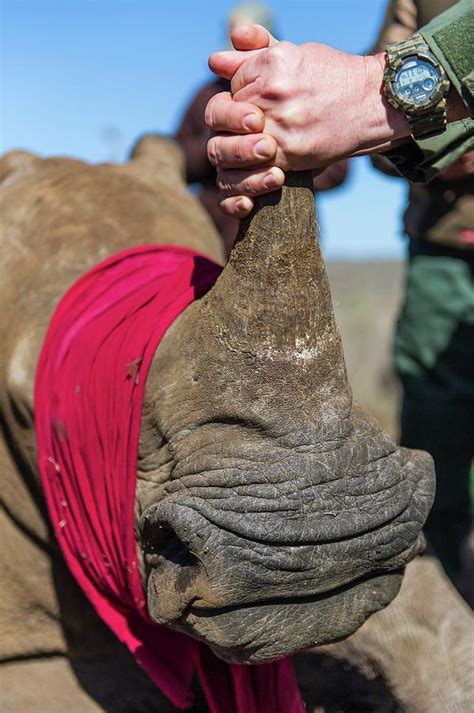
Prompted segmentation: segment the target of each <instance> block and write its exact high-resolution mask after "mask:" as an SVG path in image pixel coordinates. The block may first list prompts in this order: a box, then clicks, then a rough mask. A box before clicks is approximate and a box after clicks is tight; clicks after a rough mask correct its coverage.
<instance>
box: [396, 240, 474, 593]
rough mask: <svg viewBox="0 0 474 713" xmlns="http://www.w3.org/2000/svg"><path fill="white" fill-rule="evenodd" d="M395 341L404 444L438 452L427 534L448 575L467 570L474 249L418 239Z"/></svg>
mask: <svg viewBox="0 0 474 713" xmlns="http://www.w3.org/2000/svg"><path fill="white" fill-rule="evenodd" d="M409 253H410V255H409V262H408V265H407V276H406V290H405V299H404V303H403V306H402V309H401V312H400V316H399V320H398V324H397V330H396V334H395V342H394V359H395V367H396V370H397V372H398V374H399V376H400V379H401V382H402V386H403V400H402V412H401V443H402V445H404V446H407V447H409V448H420V449H423V450H426V451H428V452H429V453H431V455H432V456H433V459H434V462H435V468H436V480H437V486H436V498H435V503H434V506H433V508H432V510H431V513H430V515H429V517H428V520H427V523H426V526H425V533H426V534H427V536H428V539H429V540H430V542H431V545H432V546H433V548H434V550H435V551H436V554H437V555H438V557H439V558H440V560H441V562H442V564H443V566H444V567H445V569H446V571H447V573H448V575H449V576H450V577H451V578H452V579H453V580H454V581H456V579H457V578H458V577H459V575H460V573H461V559H460V555H461V551H462V547H463V544H464V541H465V538H466V536H467V534H468V533H469V530H470V527H471V517H472V510H471V502H470V490H469V472H470V468H471V463H472V460H473V457H474V282H473V277H474V255H472V253H471V254H469V253H466V254H459V253H458V254H456V253H455V252H448V251H443V250H441V249H439V248H436V247H434V246H431V245H430V244H427V243H423V242H421V241H419V242H415V241H412V242H411V244H410V250H409Z"/></svg>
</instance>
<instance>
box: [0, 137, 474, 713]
mask: <svg viewBox="0 0 474 713" xmlns="http://www.w3.org/2000/svg"><path fill="white" fill-rule="evenodd" d="M0 180H1V183H0V214H1V216H2V226H3V231H2V252H1V254H2V262H1V265H0V274H1V282H2V290H1V295H2V309H1V310H0V330H1V331H0V334H1V342H0V404H1V414H2V415H1V418H2V450H1V463H2V471H3V473H2V476H3V477H2V480H4V481H5V484H4V486H3V488H2V490H3V494H4V503H5V516H4V517H5V531H6V533H7V538H6V547H5V548H3V549H4V556H5V557H4V559H5V564H4V565H3V567H2V580H3V581H2V589H3V601H2V608H3V610H4V612H3V614H2V620H5V627H6V628H5V631H6V637H5V644H4V647H3V649H4V651H3V653H2V658H3V660H4V661H11V662H17V661H19V660H22V661H31V662H34V663H35V665H37V662H38V660H43V659H45V660H46V670H45V671H44V676H45V678H43V679H41V674H40V679H38V680H42V681H44V683H42V684H41V685H47V686H48V688H49V686H53V685H54V681H60V680H62V678H64V689H63V693H60V694H58V695H59V698H58V700H60V699H61V698H60V697H61V695H63V694H64V696H65V697H66V698H67V700H68V704H67V706H68V709H72V710H76V709H77V710H78V711H79V710H80V711H88V710H91V711H92V710H102V709H105V710H114V711H115V710H117V711H118V710H134V711H142V710H143V711H145V710H146V711H148V710H159V711H167V710H174V709H173V708H172V707H171V708H170V707H169V706H170V704H169V702H167V701H165V700H164V698H163V697H162V696H161V694H160V693H159V691H157V690H155V689H154V688H153V687H152V686H151V685H150V682H149V681H148V680H147V678H146V676H145V675H144V674H143V673H142V672H141V670H140V669H139V668H138V667H137V666H136V664H135V662H134V661H132V660H131V657H130V656H129V655H128V653H127V652H125V651H124V650H123V647H121V645H119V644H118V642H117V641H116V640H115V639H114V638H113V637H112V635H111V634H110V633H109V632H108V631H107V630H106V629H105V628H104V626H103V625H102V623H101V622H100V620H99V619H98V618H97V616H96V615H95V613H94V612H93V611H92V609H91V607H90V605H89V604H88V602H87V601H86V599H85V597H84V596H83V594H82V592H80V591H79V589H78V588H77V586H76V585H75V583H74V581H73V580H72V578H71V576H70V574H69V573H68V571H67V568H66V567H65V564H64V561H63V560H62V557H61V554H60V552H59V549H58V547H57V544H56V542H55V540H54V537H53V535H52V533H51V528H50V526H49V524H48V519H47V515H46V511H45V503H44V498H43V495H42V492H41V487H40V484H39V478H38V469H37V464H36V449H35V433H34V414H33V389H34V374H35V368H36V364H37V361H38V355H39V352H40V349H41V344H42V341H43V338H44V334H45V331H46V329H47V326H48V322H49V320H50V317H51V315H52V312H53V310H54V308H55V306H56V304H57V302H58V300H59V299H60V297H61V295H62V294H63V293H64V292H65V291H66V290H67V289H68V287H69V286H70V285H71V284H72V283H73V282H74V281H75V280H77V279H78V278H79V277H80V276H81V275H82V274H83V273H84V272H85V271H87V270H88V269H89V268H91V267H92V266H94V265H95V264H96V263H98V262H100V261H101V260H103V259H105V258H106V257H108V256H110V255H113V254H114V253H116V252H118V251H120V250H122V249H123V248H126V247H132V246H134V245H142V244H149V243H161V244H168V245H181V246H185V247H190V248H193V249H196V250H199V251H200V252H202V253H204V254H206V255H208V256H209V257H210V258H212V259H214V260H215V261H217V262H220V263H221V264H222V262H223V251H222V246H221V243H220V240H219V237H218V236H217V234H216V233H215V231H214V229H213V227H212V226H211V224H210V221H209V219H208V218H207V216H206V215H205V214H204V213H203V212H202V210H201V209H200V208H199V207H198V205H197V203H196V201H195V200H194V198H193V197H192V196H191V195H190V194H189V193H188V192H187V190H186V186H185V184H184V181H183V162H182V157H181V155H180V153H179V149H178V148H177V147H176V145H175V144H174V143H173V142H171V141H169V140H167V139H162V138H159V137H156V136H152V137H151V136H149V137H145V138H143V139H142V140H141V141H139V142H138V144H137V145H136V147H135V149H134V151H133V153H132V155H131V159H130V160H129V161H128V162H126V163H125V164H123V165H112V164H102V165H89V164H86V163H84V162H82V161H77V160H72V159H66V158H52V159H41V158H38V157H36V156H33V155H32V154H28V153H26V152H11V153H10V154H7V155H6V156H5V157H4V158H3V159H2V163H1V165H0ZM315 226H316V221H315V212H314V199H313V193H312V182H311V176H310V175H309V174H304V173H303V174H298V173H295V174H290V175H289V177H288V179H287V182H286V185H285V187H284V188H283V189H282V190H281V191H279V192H277V193H275V194H270V195H269V196H267V197H264V198H262V199H261V200H260V203H259V206H258V209H257V210H256V211H255V212H254V213H253V215H252V216H251V217H250V218H249V219H247V220H245V221H243V222H242V225H241V228H240V231H239V235H238V238H237V241H236V244H235V246H234V249H233V251H232V253H231V256H230V258H229V261H228V263H227V264H226V265H225V267H224V269H223V271H222V273H221V275H220V277H219V278H218V280H217V282H216V283H215V285H214V286H213V287H212V288H211V289H210V290H209V292H208V293H207V294H206V295H205V296H204V297H202V298H201V299H199V300H196V301H195V302H193V303H192V304H191V305H190V306H189V307H187V308H186V310H185V311H184V312H183V313H182V314H181V315H180V316H179V317H178V318H177V319H176V320H175V321H174V323H173V324H172V325H171V327H170V328H169V329H168V330H167V332H166V334H165V336H164V337H163V339H162V341H161V342H160V344H159V346H158V348H157V350H156V353H155V356H154V359H153V363H152V366H151V369H150V372H149V375H148V380H147V384H146V393H145V402H144V407H143V415H142V422H141V434H140V448H139V455H138V462H137V489H136V501H135V513H136V522H135V529H136V537H137V545H138V551H139V553H140V557H141V564H142V576H143V584H144V588H145V592H146V598H147V607H148V611H149V613H150V615H151V617H152V619H153V620H154V621H156V622H157V623H160V624H165V625H167V626H169V627H171V628H174V629H176V630H178V631H181V632H184V633H185V634H187V635H189V636H192V637H194V638H196V639H199V640H200V641H203V642H204V643H206V644H207V645H208V646H209V647H210V648H211V649H212V651H213V652H214V653H216V654H217V655H218V656H219V657H221V658H222V659H224V660H226V661H228V662H236V663H246V664H257V663H265V662H267V661H272V660H275V659H278V658H281V657H284V656H288V655H293V654H297V653H298V652H301V651H303V650H305V649H309V648H311V647H315V646H317V647H318V648H317V649H316V654H315V655H314V656H313V657H312V654H305V657H306V659H305V661H306V663H305V664H304V665H303V669H304V671H306V672H307V671H308V670H309V671H310V672H311V671H312V670H313V669H315V667H317V665H318V664H317V661H318V660H319V656H320V654H321V652H324V656H328V657H329V658H331V659H332V660H338V658H339V659H344V660H345V661H349V662H350V663H351V665H352V663H353V662H354V660H355V661H356V664H357V662H360V661H361V660H364V661H365V660H369V659H370V661H371V664H370V665H369V664H368V663H367V666H366V668H365V669H364V666H362V667H361V670H362V673H364V671H365V673H367V670H368V669H369V668H370V666H372V670H373V667H374V666H375V667H376V669H377V673H378V674H380V673H381V675H383V676H384V678H385V679H386V680H387V681H388V683H387V685H389V686H390V689H391V690H395V691H397V690H398V686H400V688H401V690H402V693H401V694H400V701H401V703H400V705H403V706H405V707H404V708H403V710H406V711H416V712H417V713H418V711H425V710H428V709H425V708H416V705H417V703H416V702H413V699H416V698H417V696H418V698H420V696H419V692H418V691H417V692H416V694H417V695H415V694H414V693H413V692H409V693H408V694H405V693H403V690H404V688H403V684H404V681H405V679H404V676H403V675H402V674H401V673H400V672H401V671H402V670H403V667H401V668H400V669H399V673H398V675H395V679H394V677H393V675H392V676H391V674H390V671H392V673H393V669H394V666H393V661H392V660H391V658H390V657H388V656H386V655H385V654H384V652H383V650H380V648H381V647H380V646H378V645H377V642H379V641H380V638H379V634H378V632H379V629H380V628H381V629H382V631H384V630H386V629H388V631H391V632H392V635H393V636H394V637H395V631H394V627H395V629H396V624H395V623H394V621H393V618H391V617H390V616H389V615H388V614H387V612H390V611H393V607H394V606H395V605H398V610H399V614H398V617H396V619H397V618H400V617H401V618H403V617H406V621H407V622H408V624H407V625H408V627H409V628H410V626H411V625H413V626H414V627H415V629H416V626H415V622H416V619H417V616H420V611H419V608H420V606H421V604H420V602H421V599H420V596H419V593H420V589H419V588H420V586H421V583H422V581H423V577H420V578H419V580H420V583H419V584H418V585H415V590H417V594H416V595H413V592H412V591H411V590H410V592H411V593H409V594H408V595H406V596H405V597H404V596H402V595H400V596H399V597H398V598H397V599H396V600H395V602H394V604H393V605H391V606H389V605H390V603H391V602H392V601H393V600H394V598H395V597H396V596H397V594H398V592H399V590H400V586H401V584H402V579H403V573H404V569H405V566H406V565H407V563H409V562H410V561H411V560H413V559H414V558H415V557H416V555H417V554H418V553H419V552H420V551H421V550H422V549H423V537H422V535H421V534H420V533H421V528H422V526H423V523H424V521H425V519H426V516H427V514H428V511H429V508H430V506H431V503H432V500H433V493H434V471H433V465H432V461H431V458H430V457H429V456H428V455H427V454H425V453H422V452H418V451H411V450H407V449H404V448H399V447H397V445H396V444H395V443H394V441H393V440H392V439H391V438H390V437H388V436H387V435H386V434H384V433H383V431H382V430H381V428H380V426H379V425H378V424H377V423H376V422H375V421H374V420H373V419H372V418H370V417H369V416H368V415H367V414H365V413H363V411H362V410H361V409H360V408H359V407H358V405H357V404H356V403H354V402H353V399H352V395H351V389H350V386H349V383H348V379H347V374H346V369H345V364H344V357H343V351H342V345H341V339H340V336H339V333H338V330H337V326H336V324H335V320H334V314H333V310H332V304H331V296H330V290H329V283H328V279H327V276H326V271H325V266H324V262H323V259H322V256H321V251H320V247H319V241H318V235H317V233H316V228H315ZM157 553H158V556H157ZM410 567H411V568H412V569H413V568H416V567H418V569H419V564H417V563H416V562H413V563H412V565H409V568H408V569H409V570H410ZM410 571H412V570H410ZM425 578H426V577H425ZM439 578H442V574H440V572H439V571H438V572H437V574H435V575H434V579H435V581H438V579H439ZM412 579H413V577H412ZM416 580H417V578H415V581H416ZM183 581H184V582H185V586H183ZM421 591H423V590H421ZM447 591H448V593H449V595H448V599H449V597H451V598H454V599H453V601H454V604H453V605H452V610H453V611H455V612H456V616H455V617H454V619H455V620H456V621H458V622H459V621H461V622H462V624H461V625H460V626H459V627H458V628H457V629H456V627H454V629H455V630H456V632H457V633H459V632H464V633H461V638H462V639H463V641H464V640H465V639H464V637H465V636H466V633H465V632H467V631H468V628H467V626H468V625H467V622H468V621H469V615H468V613H467V611H466V610H465V608H464V607H463V605H462V604H461V603H460V602H459V601H458V600H457V599H456V595H455V594H454V593H453V591H452V590H450V589H449V585H447ZM402 594H403V592H402ZM422 596H425V594H423V595H422ZM406 599H410V601H412V602H414V604H413V603H412V605H411V607H409V606H406V605H404V601H405V600H406ZM436 606H438V607H440V609H439V612H441V611H442V610H443V605H442V604H440V597H438V599H437V601H436ZM386 607H388V609H385V608H386ZM384 610H385V611H384ZM400 610H401V611H400ZM439 612H438V614H437V621H436V622H435V623H433V622H432V623H431V625H432V626H433V625H434V626H435V630H436V636H435V637H434V639H433V637H432V638H431V639H430V641H429V645H427V644H428V641H425V642H424V643H425V646H424V650H423V653H421V652H420V651H421V650H422V649H423V646H422V645H421V649H420V651H416V652H414V651H410V659H412V658H413V659H414V660H413V661H411V660H410V663H409V666H410V670H411V671H413V670H416V665H417V664H416V660H417V659H419V658H421V659H423V661H424V665H425V667H426V660H431V658H432V654H431V651H430V649H431V647H432V645H433V642H434V641H436V642H437V643H439V642H440V640H441V639H440V637H441V628H440V627H441V623H442V621H443V617H442V616H441V615H440V613H439ZM423 616H424V618H425V619H426V613H425V614H424V615H423ZM423 616H421V618H423ZM386 620H387V621H388V625H387V626H386V625H385V623H384V622H385V621H386ZM364 622H366V623H365V624H364ZM374 622H375V623H374ZM451 623H452V622H451V621H450V625H449V626H444V629H443V631H444V634H443V635H445V634H446V632H447V631H448V632H449V630H450V627H451ZM2 624H3V621H2ZM360 627H362V628H360ZM358 629H360V631H359V632H358V633H354V632H356V631H357V630H358ZM364 631H365V632H369V633H366V634H365V636H364V633H363V632H364ZM371 632H375V633H371ZM387 636H388V634H387ZM357 637H358V638H357ZM453 637H454V634H453ZM395 638H396V637H395ZM425 638H426V637H425ZM343 639H345V640H346V641H345V642H344V643H340V644H338V643H334V642H338V641H340V640H343ZM419 639H420V641H421V642H423V635H421V634H420V635H419ZM368 641H369V642H370V643H369V644H368V643H367V642H368ZM347 642H349V643H347ZM351 642H352V643H351ZM358 642H362V643H358ZM374 642H375V643H374ZM324 645H328V646H327V648H325V647H324ZM402 648H403V647H402ZM382 649H383V647H382ZM354 651H356V652H357V653H356V654H355V655H354ZM368 651H370V653H367V652H368ZM374 651H376V652H377V655H376V654H374ZM456 651H457V652H458V653H457V658H456V657H455V661H457V662H458V663H459V657H460V656H462V655H463V652H465V647H464V648H463V647H462V646H461V647H459V645H457V648H456ZM459 651H460V653H459ZM361 652H364V653H361ZM321 655H322V654H321ZM55 656H58V657H64V656H67V657H68V660H69V662H70V665H71V666H72V668H73V670H74V673H75V676H76V679H77V680H78V681H79V683H80V685H81V686H82V688H83V689H85V690H86V691H87V694H88V695H87V697H86V698H85V697H84V696H85V694H84V692H83V690H81V689H80V688H78V686H77V683H75V681H74V680H73V679H71V676H70V672H69V669H67V670H65V669H64V666H63V664H64V660H63V659H62V658H60V659H59V663H60V664H61V665H59V664H58V661H56V660H55V664H58V665H59V668H58V666H56V668H55V667H54V666H53V667H52V668H51V661H50V659H49V657H55ZM308 657H309V661H310V662H312V663H309V664H308V663H307V661H308ZM311 657H312V658H311ZM426 657H427V659H426ZM375 659H377V663H376V664H374V663H373V662H374V660H375ZM395 659H396V657H395ZM34 660H36V661H34ZM381 660H386V666H382V665H381V663H380V661H381ZM315 662H316V663H315ZM356 664H354V665H356ZM445 664H446V659H445V657H441V659H440V661H439V662H438V665H439V666H441V665H442V666H444V665H445ZM24 665H25V663H23V664H14V663H10V664H9V667H7V674H8V677H9V678H8V680H9V681H10V683H11V690H13V691H16V693H15V695H17V694H18V695H20V693H21V695H24V691H21V692H19V691H18V685H17V683H15V681H16V678H15V675H16V671H18V670H20V675H21V666H24ZM419 665H421V664H419ZM449 665H450V666H453V665H454V662H453V661H451V662H450V664H449ZM12 666H13V668H12ZM18 666H20V669H18ZM308 666H309V669H308ZM395 668H396V667H395ZM463 668H465V662H464V661H463ZM47 669H49V671H48V670H47ZM428 670H430V668H429V667H428ZM117 673H119V675H118V676H117ZM48 676H49V678H48ZM303 678H304V676H303ZM306 678H307V676H306ZM311 678H312V674H310V679H311ZM369 678H370V675H369ZM454 679H455V687H457V688H458V689H459V690H460V693H459V695H458V698H459V700H461V701H464V700H465V699H464V696H465V688H466V681H465V678H464V677H462V676H461V679H462V680H461V681H459V675H457V676H454ZM454 679H453V680H454ZM48 680H49V681H51V683H49V682H48ZM453 685H454V684H453ZM309 688H310V689H311V685H310V686H309ZM12 695H13V694H12ZM15 695H13V699H14V698H15ZM447 695H448V700H451V693H448V694H447ZM13 699H12V700H13ZM92 699H93V700H94V701H95V702H93V700H92ZM308 699H311V693H310V694H308ZM35 700H36V699H35ZM53 700H54V698H52V697H51V693H50V694H49V698H48V701H49V702H48V710H53V708H52V707H51V706H52V703H51V701H53ZM440 700H441V699H440V698H439V697H438V699H437V701H438V703H439V701H440ZM11 705H12V706H14V705H15V704H14V703H12V704H11ZM36 705H39V704H38V702H37V701H36ZM315 705H316V704H315ZM397 705H399V703H397ZM435 705H436V703H435ZM462 705H464V703H462ZM31 706H33V707H31ZM60 706H61V703H58V710H59V709H60ZM74 706H76V708H74ZM97 706H99V707H97ZM410 706H411V707H410ZM11 709H12V710H14V707H12V708H11ZM19 709H20V708H17V710H19ZM28 709H29V710H38V711H40V710H42V709H41V708H40V707H37V708H35V707H34V701H29V703H28ZM195 710H196V711H198V710H206V708H205V703H204V701H203V699H199V695H198V700H197V703H196V706H195ZM364 710H367V711H368V710H370V709H369V708H368V707H367V708H366V709H364ZM374 710H375V709H374ZM381 710H382V709H381ZM383 710H389V709H388V708H384V709H383ZM394 710H395V709H394ZM429 710H430V711H434V710H439V711H441V710H443V711H444V710H448V708H447V707H439V708H433V707H431V708H430V709H429ZM449 710H459V711H461V710H463V711H466V710H467V708H466V707H464V708H462V707H461V708H455V707H452V708H449Z"/></svg>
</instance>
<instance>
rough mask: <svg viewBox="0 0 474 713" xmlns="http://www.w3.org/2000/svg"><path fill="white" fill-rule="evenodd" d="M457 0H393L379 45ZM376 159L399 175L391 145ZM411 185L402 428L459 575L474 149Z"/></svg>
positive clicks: (466, 527) (473, 412) (471, 398)
mask: <svg viewBox="0 0 474 713" xmlns="http://www.w3.org/2000/svg"><path fill="white" fill-rule="evenodd" d="M454 4H455V0H390V2H389V3H388V6H387V10H386V14H385V20H384V23H383V26H382V29H381V31H380V34H379V37H378V39H377V43H376V46H375V48H374V51H375V52H381V51H383V50H384V49H385V47H386V45H388V44H391V43H395V42H400V41H401V40H404V39H405V38H407V37H409V36H410V35H413V34H414V33H415V32H416V31H417V30H418V29H419V28H420V27H422V26H423V25H426V24H427V23H428V22H429V21H430V20H432V19H433V17H435V16H437V15H438V14H440V13H442V12H444V10H446V9H448V8H449V7H451V6H452V5H454ZM372 160H373V163H374V165H375V166H376V167H377V168H379V169H380V170H382V171H383V172H384V173H388V174H391V175H394V176H399V174H398V173H397V172H396V171H395V170H394V168H393V164H391V163H390V162H389V161H388V159H386V158H384V157H383V155H381V154H379V155H377V156H375V157H373V159H372ZM408 191H409V192H408V205H407V207H406V210H405V214H404V231H405V233H406V235H407V236H408V263H407V268H406V283H405V292H404V298H403V304H402V307H401V311H400V315H399V319H398V324H397V328H396V333H395V339H394V362H395V368H396V371H397V373H398V375H399V377H400V380H401V383H402V388H403V396H402V409H401V432H400V437H401V444H402V445H403V446H406V447H408V448H420V449H423V450H426V451H428V452H429V453H431V455H432V456H433V458H434V461H435V466H436V475H437V492H436V499H435V503H434V506H433V508H432V510H431V513H430V515H429V517H428V520H427V522H426V525H425V532H426V534H427V535H428V538H429V540H430V542H431V545H432V546H433V548H434V550H435V552H436V554H437V555H438V557H439V558H440V560H441V562H442V564H443V566H444V567H445V569H446V572H447V573H448V575H449V576H450V577H451V579H452V580H453V582H454V583H455V584H456V583H459V582H460V579H461V575H462V550H463V546H464V543H465V540H466V537H467V536H468V534H469V531H470V528H471V502H470V487H469V485H470V483H469V473H470V469H471V464H472V459H473V456H474V283H473V278H474V151H470V152H468V153H466V154H464V156H462V157H461V158H459V159H458V160H457V161H456V162H455V163H453V164H451V166H449V168H448V169H446V170H445V171H444V172H442V173H441V174H440V175H439V176H438V177H436V178H435V179H434V180H432V181H431V182H430V183H427V184H420V183H411V184H409V189H408Z"/></svg>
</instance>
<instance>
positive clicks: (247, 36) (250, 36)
mask: <svg viewBox="0 0 474 713" xmlns="http://www.w3.org/2000/svg"><path fill="white" fill-rule="evenodd" d="M230 39H231V41H232V44H233V45H234V47H235V49H236V50H260V49H267V48H268V47H272V46H273V45H276V43H277V40H276V39H275V38H274V37H273V36H272V35H271V34H270V33H269V31H268V30H267V29H266V28H265V27H262V25H237V26H236V27H234V29H233V30H232V32H231V35H230Z"/></svg>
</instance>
